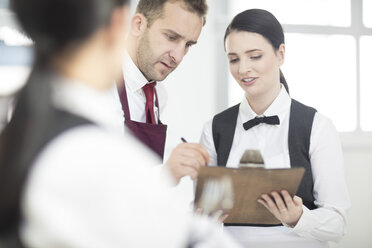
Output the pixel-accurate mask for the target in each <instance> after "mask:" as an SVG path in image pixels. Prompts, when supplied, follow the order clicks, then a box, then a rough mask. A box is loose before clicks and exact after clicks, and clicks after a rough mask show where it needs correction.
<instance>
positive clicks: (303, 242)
mask: <svg viewBox="0 0 372 248" xmlns="http://www.w3.org/2000/svg"><path fill="white" fill-rule="evenodd" d="M224 42H225V50H226V53H227V57H228V60H229V67H230V72H231V74H232V76H233V77H234V79H235V80H236V81H237V83H238V84H239V85H240V87H241V88H242V89H243V91H244V98H243V100H242V102H241V103H240V104H238V105H235V106H233V107H231V108H229V109H227V110H225V111H223V112H222V113H220V114H218V115H216V116H215V117H214V118H213V120H211V121H209V122H208V123H206V125H205V127H204V130H203V134H202V137H201V143H202V144H203V145H204V146H205V147H206V148H207V150H208V152H209V154H210V157H211V163H210V164H211V165H226V166H227V167H237V166H238V164H239V160H240V157H241V156H242V154H243V152H244V151H245V150H246V149H259V150H260V151H261V153H262V155H263V158H264V160H265V167H266V168H290V167H298V166H303V167H305V169H306V172H305V175H304V178H303V180H302V182H301V184H300V187H299V190H298V192H297V195H296V196H294V197H293V198H292V197H291V196H290V195H289V194H288V192H287V191H285V190H283V191H281V192H267V194H263V195H262V197H261V198H260V199H258V202H259V203H261V204H262V205H263V206H265V207H266V208H267V209H268V210H269V211H270V212H271V213H272V214H273V215H274V216H275V217H276V218H277V219H279V220H280V221H281V222H282V224H283V226H272V227H257V226H247V227H237V226H230V227H227V229H228V230H229V231H230V232H232V233H233V234H234V236H236V237H237V238H238V240H240V241H242V242H243V243H244V244H246V245H247V246H250V247H273V245H275V247H327V245H328V244H327V242H328V241H338V240H340V238H341V237H342V236H343V235H344V234H345V230H346V216H345V211H346V209H347V208H348V207H349V200H348V194H347V190H346V185H345V181H344V169H343V160H342V152H341V146H340V143H339V140H338V137H337V132H336V130H335V128H334V126H333V125H332V123H331V121H330V120H329V119H328V118H326V117H325V116H323V115H322V114H320V113H318V112H316V110H315V109H313V108H310V107H308V106H305V105H303V104H301V103H299V102H297V101H295V100H293V99H291V98H290V96H289V93H288V86H287V83H286V81H285V79H284V77H283V75H282V74H281V71H280V66H281V65H283V63H284V58H285V44H284V34H283V29H282V27H281V25H280V23H279V22H278V21H277V19H276V18H275V17H274V16H273V15H272V14H271V13H269V12H267V11H265V10H260V9H251V10H246V11H244V12H242V13H240V14H238V15H237V16H235V17H234V19H233V20H232V22H231V23H230V25H229V26H228V27H227V30H226V33H225V40H224ZM283 86H284V87H283Z"/></svg>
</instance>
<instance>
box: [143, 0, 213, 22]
mask: <svg viewBox="0 0 372 248" xmlns="http://www.w3.org/2000/svg"><path fill="white" fill-rule="evenodd" d="M167 2H169V3H175V2H181V3H183V4H184V6H185V7H186V8H187V10H188V11H190V12H192V13H195V14H197V15H198V16H200V17H202V18H203V25H204V24H205V22H206V14H207V11H208V5H207V2H206V0H140V1H139V3H138V5H137V10H136V12H137V13H141V14H143V15H144V16H145V17H146V19H147V23H148V25H147V26H148V27H150V26H151V24H152V23H153V22H154V21H155V20H157V19H158V18H160V17H161V16H162V14H163V10H164V5H165V3H167Z"/></svg>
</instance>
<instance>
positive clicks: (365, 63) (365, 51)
mask: <svg viewBox="0 0 372 248" xmlns="http://www.w3.org/2000/svg"><path fill="white" fill-rule="evenodd" d="M371 44H372V37H371V36H362V37H361V39H360V111H361V123H360V125H361V128H362V130H363V131H368V132H371V131H372V114H371V106H372V97H371V94H372V71H371V65H372V46H371Z"/></svg>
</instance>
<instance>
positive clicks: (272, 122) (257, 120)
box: [243, 115, 280, 130]
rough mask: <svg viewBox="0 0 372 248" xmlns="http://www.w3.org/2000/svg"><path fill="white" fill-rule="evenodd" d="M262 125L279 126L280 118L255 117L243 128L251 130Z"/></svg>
mask: <svg viewBox="0 0 372 248" xmlns="http://www.w3.org/2000/svg"><path fill="white" fill-rule="evenodd" d="M260 123H266V124H269V125H279V124H280V121H279V117H278V116H277V115H273V116H264V117H258V116H257V117H255V118H254V119H251V120H249V121H247V122H245V123H244V124H243V127H244V129H245V130H248V129H250V128H251V127H254V126H257V125H258V124H260Z"/></svg>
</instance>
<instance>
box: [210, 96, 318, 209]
mask: <svg viewBox="0 0 372 248" xmlns="http://www.w3.org/2000/svg"><path fill="white" fill-rule="evenodd" d="M239 105H240V104H237V105H235V106H233V107H231V108H229V109H227V110H225V111H223V112H221V113H219V114H217V115H215V116H214V118H213V122H212V133H213V141H214V146H215V149H216V153H217V164H218V165H219V166H226V162H227V159H228V158H229V154H230V150H231V146H232V143H233V139H234V134H235V127H236V122H237V118H238V114H239ZM315 112H316V110H315V109H313V108H311V107H308V106H306V105H304V104H302V103H300V102H298V101H296V100H293V99H292V103H291V110H290V119H289V130H288V149H289V157H290V161H291V167H304V168H305V174H304V176H303V178H302V181H301V183H300V186H299V188H298V190H297V193H296V195H298V196H299V197H301V198H302V201H303V204H304V205H305V206H306V207H307V208H309V209H315V208H317V207H316V206H315V204H314V200H315V199H314V195H313V187H314V182H313V175H312V172H311V164H310V157H309V148H310V135H311V129H312V125H313V120H314V115H315Z"/></svg>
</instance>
